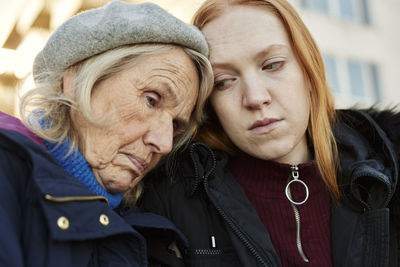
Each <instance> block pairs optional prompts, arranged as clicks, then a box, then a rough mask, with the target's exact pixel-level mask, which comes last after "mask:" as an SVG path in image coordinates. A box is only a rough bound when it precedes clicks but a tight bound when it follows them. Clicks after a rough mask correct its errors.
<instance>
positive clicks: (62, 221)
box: [57, 216, 69, 230]
mask: <svg viewBox="0 0 400 267" xmlns="http://www.w3.org/2000/svg"><path fill="white" fill-rule="evenodd" d="M57 225H58V227H60V229H62V230H67V229H68V227H69V221H68V219H67V218H66V217H64V216H61V217H60V218H58V220H57Z"/></svg>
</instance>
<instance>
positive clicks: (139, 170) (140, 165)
mask: <svg viewBox="0 0 400 267" xmlns="http://www.w3.org/2000/svg"><path fill="white" fill-rule="evenodd" d="M126 156H127V157H128V159H129V160H130V161H131V162H132V164H133V166H134V167H135V168H134V170H133V171H134V172H135V173H136V174H137V175H138V176H139V175H142V174H143V173H144V171H145V170H146V167H147V164H146V162H145V161H144V160H142V159H140V158H137V157H134V156H132V155H128V154H127V155H126Z"/></svg>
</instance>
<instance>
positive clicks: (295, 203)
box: [285, 179, 309, 205]
mask: <svg viewBox="0 0 400 267" xmlns="http://www.w3.org/2000/svg"><path fill="white" fill-rule="evenodd" d="M293 182H299V183H301V184H302V185H303V186H304V188H305V189H306V197H305V198H304V200H303V201H299V202H296V201H294V200H293V199H292V196H291V194H290V184H291V183H293ZM285 193H286V197H287V199H288V200H289V201H290V202H291V203H292V204H294V205H302V204H304V203H305V202H306V201H307V199H308V196H309V191H308V187H307V185H306V183H305V182H303V181H302V180H299V179H294V180H291V181H290V182H289V183H288V184H287V185H286V188H285Z"/></svg>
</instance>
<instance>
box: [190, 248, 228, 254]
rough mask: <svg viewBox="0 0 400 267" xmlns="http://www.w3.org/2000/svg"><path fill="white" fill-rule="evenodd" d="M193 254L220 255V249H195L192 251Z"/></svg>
mask: <svg viewBox="0 0 400 267" xmlns="http://www.w3.org/2000/svg"><path fill="white" fill-rule="evenodd" d="M192 253H193V254H194V255H222V254H223V253H224V252H223V251H222V250H221V249H195V250H193V251H192Z"/></svg>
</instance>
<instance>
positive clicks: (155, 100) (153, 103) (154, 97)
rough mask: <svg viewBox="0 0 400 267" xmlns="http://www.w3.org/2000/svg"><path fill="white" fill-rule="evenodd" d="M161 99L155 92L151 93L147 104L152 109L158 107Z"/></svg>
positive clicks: (147, 98)
mask: <svg viewBox="0 0 400 267" xmlns="http://www.w3.org/2000/svg"><path fill="white" fill-rule="evenodd" d="M160 99H161V96H160V95H159V94H158V93H155V92H151V93H149V94H147V95H146V101H147V104H148V105H149V106H151V107H154V106H156V105H157V103H158V101H160Z"/></svg>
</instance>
